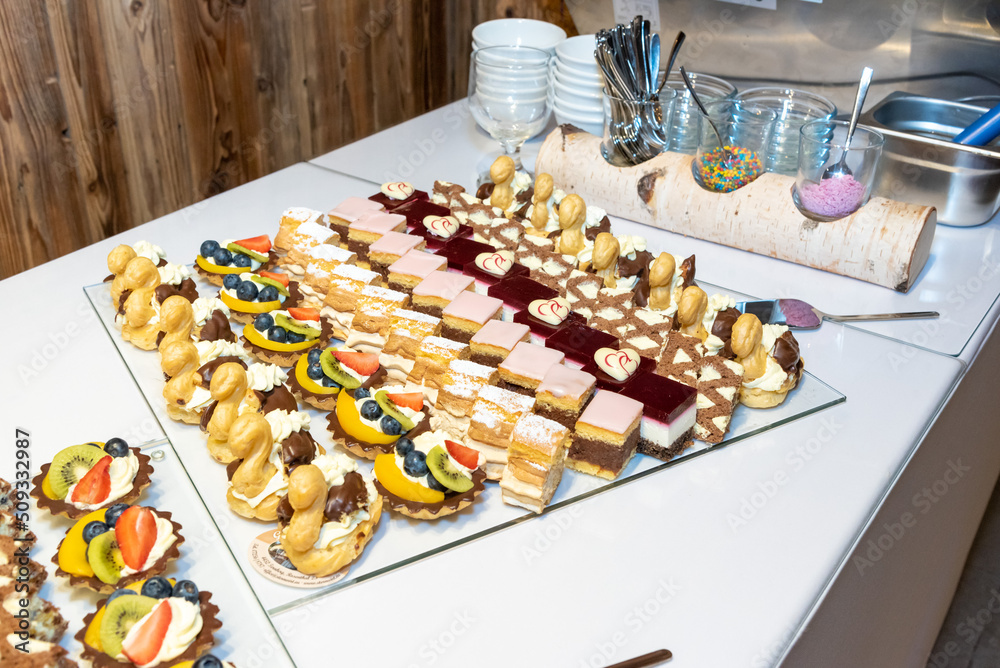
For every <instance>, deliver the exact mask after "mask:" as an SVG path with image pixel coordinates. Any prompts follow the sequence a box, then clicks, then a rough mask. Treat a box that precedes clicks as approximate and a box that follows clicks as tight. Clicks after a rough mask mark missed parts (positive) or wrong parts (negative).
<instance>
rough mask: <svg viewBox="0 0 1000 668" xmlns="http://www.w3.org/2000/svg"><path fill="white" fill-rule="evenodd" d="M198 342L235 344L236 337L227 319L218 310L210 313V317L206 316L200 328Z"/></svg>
mask: <svg viewBox="0 0 1000 668" xmlns="http://www.w3.org/2000/svg"><path fill="white" fill-rule="evenodd" d="M198 340H199V341H229V342H230V343H235V342H236V335H235V334H233V328H232V327H230V326H229V318H227V317H226V314H225V313H223V312H222V311H220V310H215V311H212V315H210V316H208V320H206V321H205V324H204V325H202V326H201V332H199V334H198Z"/></svg>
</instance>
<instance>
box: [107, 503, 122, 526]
mask: <svg viewBox="0 0 1000 668" xmlns="http://www.w3.org/2000/svg"><path fill="white" fill-rule="evenodd" d="M126 508H128V504H127V503H116V504H115V505H113V506H111V507H109V508H108V509H107V510H105V511H104V523H105V524H107V525H108V526H109V527H113V526H114V525H115V524H117V523H118V518H119V517H121V514H122V513H124V512H125V509H126Z"/></svg>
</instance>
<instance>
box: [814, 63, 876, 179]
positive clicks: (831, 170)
mask: <svg viewBox="0 0 1000 668" xmlns="http://www.w3.org/2000/svg"><path fill="white" fill-rule="evenodd" d="M874 73H875V70H873V69H872V68H870V67H866V68H865V69H863V70H861V81H859V82H858V95H857V97H855V98H854V110H853V111H852V112H851V123H850V125H848V126H847V141H845V142H844V153H843V154H842V155H841V156H840V160H839V161H838V162H837V163H836V164H834V165H830V166H829V167H827V168H826V171H824V172H823V180H826V179H839V178H841V177H843V176H853V175H854V174H853V172H851V168H850V167H848V166H847V152H848V151H849V150H850V148H851V139H853V138H854V130H855V129H856V128H857V127H858V116H860V115H861V107H863V106H864V105H865V97H867V96H868V87H869V86H871V83H872V75H873V74H874Z"/></svg>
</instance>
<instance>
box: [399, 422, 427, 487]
mask: <svg viewBox="0 0 1000 668" xmlns="http://www.w3.org/2000/svg"><path fill="white" fill-rule="evenodd" d="M397 424H398V423H397ZM403 471H405V472H406V475H408V476H413V477H414V478H419V477H421V476H424V475H427V455H425V454H424V453H422V452H420V451H419V450H410V452H409V454H407V455H406V457H405V458H404V459H403Z"/></svg>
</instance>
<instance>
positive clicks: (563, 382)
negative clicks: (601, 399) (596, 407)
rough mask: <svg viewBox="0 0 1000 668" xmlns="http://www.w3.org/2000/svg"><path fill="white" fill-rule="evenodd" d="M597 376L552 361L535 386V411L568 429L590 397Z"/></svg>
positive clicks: (573, 424)
mask: <svg viewBox="0 0 1000 668" xmlns="http://www.w3.org/2000/svg"><path fill="white" fill-rule="evenodd" d="M596 384H597V379H596V378H594V376H593V375H591V374H589V373H587V372H586V371H581V370H580V369H576V368H574V367H568V366H566V365H564V364H553V365H552V366H551V367H549V370H548V371H547V372H546V373H545V376H544V377H543V378H542V382H541V383H539V384H538V389H536V390H535V412H536V413H537V414H539V415H541V416H543V417H547V418H549V419H550V420H554V421H556V422H558V423H559V424H561V425H563V426H564V427H567V428H569V429H572V428H573V427H574V426H575V425H576V421H577V419H578V418H579V417H580V413H581V412H582V411H583V409H584V407H586V405H587V403H588V402H589V401H590V399H591V397H593V396H594V389H595V387H596Z"/></svg>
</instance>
